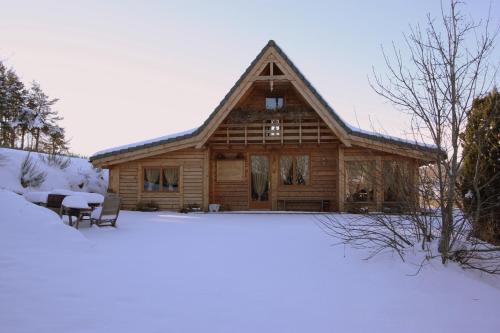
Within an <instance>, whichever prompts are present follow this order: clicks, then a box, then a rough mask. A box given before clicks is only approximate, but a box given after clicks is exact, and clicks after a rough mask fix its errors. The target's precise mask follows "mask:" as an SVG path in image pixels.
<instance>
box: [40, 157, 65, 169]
mask: <svg viewBox="0 0 500 333" xmlns="http://www.w3.org/2000/svg"><path fill="white" fill-rule="evenodd" d="M40 159H41V160H42V161H43V162H44V163H45V164H47V165H49V166H55V167H57V168H59V169H61V170H64V169H67V168H68V167H69V166H70V165H71V159H70V158H69V157H66V156H61V155H56V154H47V155H44V154H40Z"/></svg>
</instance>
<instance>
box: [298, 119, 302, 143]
mask: <svg viewBox="0 0 500 333" xmlns="http://www.w3.org/2000/svg"><path fill="white" fill-rule="evenodd" d="M299 143H300V144H301V143H302V119H299Z"/></svg>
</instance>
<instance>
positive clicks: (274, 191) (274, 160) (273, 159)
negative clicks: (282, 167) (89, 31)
mask: <svg viewBox="0 0 500 333" xmlns="http://www.w3.org/2000/svg"><path fill="white" fill-rule="evenodd" d="M269 163H270V165H269V167H270V170H271V172H270V175H271V198H270V199H271V209H272V210H277V209H278V168H279V166H278V163H279V161H278V157H277V155H276V154H272V155H271V156H270V159H269Z"/></svg>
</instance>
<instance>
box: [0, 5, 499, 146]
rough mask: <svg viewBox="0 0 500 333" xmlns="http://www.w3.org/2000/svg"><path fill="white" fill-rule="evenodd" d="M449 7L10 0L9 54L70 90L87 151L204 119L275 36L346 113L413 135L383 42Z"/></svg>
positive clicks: (57, 88) (68, 120) (56, 91)
mask: <svg viewBox="0 0 500 333" xmlns="http://www.w3.org/2000/svg"><path fill="white" fill-rule="evenodd" d="M468 2H469V3H468V4H467V5H466V7H465V8H464V9H465V12H466V13H467V15H470V16H471V17H473V18H476V19H477V18H481V17H484V16H485V15H486V14H487V11H488V7H489V5H490V1H489V0H476V1H473V0H469V1H468ZM491 5H492V17H493V20H494V21H495V23H496V24H498V22H499V21H500V0H492V1H491ZM439 11H440V2H439V1H437V0H421V1H410V0H405V1H402V0H401V1H396V0H379V1H317V2H314V1H300V2H293V1H227V2H217V1H197V2H190V1H174V2H169V1H106V2H104V1H80V2H77V1H4V0H0V59H2V61H4V62H5V63H7V65H10V66H14V67H15V69H16V70H17V72H18V74H19V75H20V76H21V77H22V79H23V80H24V81H26V82H29V81H31V80H37V81H38V82H40V83H41V85H42V88H44V89H45V90H46V91H47V92H48V93H49V94H50V95H51V96H52V97H58V98H60V99H61V100H60V102H59V103H58V104H57V109H58V110H59V111H60V113H61V115H62V116H64V118H65V119H64V122H63V125H64V126H65V127H66V129H67V132H68V136H69V137H70V138H71V147H72V149H73V150H74V151H75V152H78V153H83V154H87V155H89V154H92V153H93V152H95V151H98V150H100V149H103V148H109V147H112V146H115V145H121V144H127V143H131V142H133V141H138V140H144V139H149V138H153V137H156V136H161V135H165V134H168V133H172V132H176V131H183V130H186V129H189V128H193V127H196V126H198V125H200V124H201V123H202V122H203V121H204V120H205V119H206V117H207V116H208V115H209V114H210V113H211V112H212V110H213V109H214V108H215V106H217V104H218V103H219V101H220V100H221V99H222V98H223V96H224V95H225V94H226V92H227V91H228V90H229V89H230V88H231V86H232V85H233V84H234V82H235V81H236V80H237V78H238V77H239V76H240V75H241V74H242V72H243V71H244V70H245V68H246V67H247V66H248V65H249V63H250V62H251V61H252V60H253V58H254V57H255V56H256V55H257V53H258V52H259V51H260V49H261V48H262V47H263V46H264V45H265V44H266V43H267V41H268V40H269V39H274V40H275V41H276V42H277V43H278V45H280V46H281V47H282V48H283V50H284V51H285V52H286V53H287V54H288V56H289V57H290V58H291V59H292V60H293V61H294V62H295V64H296V65H297V67H299V68H300V69H301V71H302V72H303V73H304V74H305V75H306V76H307V77H308V79H309V80H310V81H311V82H312V84H313V85H314V86H315V87H316V88H317V89H318V90H319V92H320V93H321V94H322V95H323V96H324V97H325V99H326V100H327V101H328V102H329V103H330V104H331V105H332V107H333V108H334V109H335V110H336V111H337V112H338V113H339V114H340V116H341V117H342V118H344V119H345V120H347V121H348V122H350V123H351V124H353V125H359V126H361V127H362V128H365V129H372V128H373V127H374V128H375V129H376V130H381V131H384V132H386V133H388V134H392V135H397V136H402V137H405V133H406V132H408V131H409V121H408V118H407V117H405V116H403V115H401V114H400V113H399V112H397V111H395V110H394V109H393V107H392V106H391V105H389V104H387V103H386V102H385V101H384V100H383V99H382V98H381V97H379V96H377V95H376V94H375V93H374V92H373V91H372V90H371V88H370V87H369V85H368V80H367V76H368V75H369V74H370V73H371V68H372V66H375V68H376V69H377V70H378V71H380V72H383V71H384V66H383V63H382V56H381V52H380V46H381V45H386V46H388V45H390V43H391V41H396V42H400V41H401V36H402V33H403V32H406V31H408V26H409V24H415V23H423V22H424V21H425V16H426V13H428V12H431V13H434V14H435V15H438V14H439ZM493 56H494V58H496V59H500V53H499V51H498V47H497V50H496V51H495V53H494V55H493Z"/></svg>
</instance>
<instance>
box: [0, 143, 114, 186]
mask: <svg viewBox="0 0 500 333" xmlns="http://www.w3.org/2000/svg"><path fill="white" fill-rule="evenodd" d="M107 184H108V172H107V170H100V169H96V168H94V167H93V166H92V164H90V162H89V161H88V160H86V159H83V158H77V157H66V156H59V155H56V156H51V155H47V154H43V153H34V152H27V151H22V150H16V149H8V148H0V189H6V190H10V191H13V192H16V193H24V192H26V191H50V190H53V189H68V190H73V191H87V192H97V193H104V192H106V189H107Z"/></svg>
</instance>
